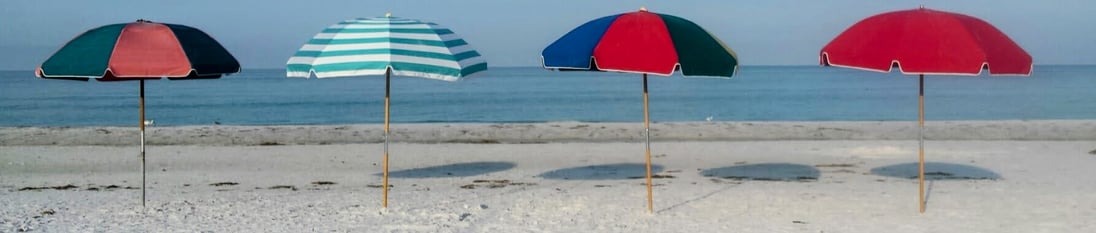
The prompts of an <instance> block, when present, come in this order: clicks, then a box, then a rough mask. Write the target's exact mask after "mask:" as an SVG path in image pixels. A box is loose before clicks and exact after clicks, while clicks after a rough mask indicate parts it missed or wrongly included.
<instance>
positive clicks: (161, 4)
mask: <svg viewBox="0 0 1096 233" xmlns="http://www.w3.org/2000/svg"><path fill="white" fill-rule="evenodd" d="M919 5H924V6H925V7H926V8H931V9H935V10H943V11H950V12H956V13H963V14H967V15H971V16H974V17H978V18H981V19H983V20H985V21H987V22H990V23H991V24H993V25H994V26H996V27H997V28H998V29H1000V30H1001V31H1003V32H1005V33H1006V34H1008V35H1009V36H1010V37H1011V38H1012V39H1013V40H1014V41H1015V42H1016V43H1017V44H1019V45H1020V46H1021V47H1023V48H1024V49H1025V50H1027V51H1028V53H1029V54H1031V55H1032V57H1033V58H1034V60H1035V63H1036V64H1037V65H1040V64H1096V14H1092V12H1093V11H1094V10H1096V1H1092V0H1054V1H1030V0H1028V1H1018V0H997V1H992V0H963V1H956V0H920V1H906V0H887V1H879V0H826V1H809V0H766V1H756V0H676V1H666V0H663V1H655V0H647V1H636V0H611V1H610V0H587V1H580V0H556V1H552V0H545V1H532V0H460V1H446V0H432V1H425V0H398V1H397V0H389V1H381V0H309V1H300V0H298V1H287V0H187V1H171V0H163V1H155V0H152V1H150V0H96V1H79V0H0V70H33V69H34V68H35V67H37V66H38V65H39V64H40V63H41V62H42V61H44V60H45V59H46V58H47V57H48V56H49V55H50V54H51V53H52V52H54V51H55V50H57V49H58V48H60V46H61V45H63V44H64V43H65V42H67V41H68V40H70V39H72V38H73V37H75V36H76V35H78V34H80V33H83V32H84V31H86V30H89V29H92V28H95V27H98V26H102V25H106V24H114V23H123V22H132V21H135V20H137V19H148V20H152V21H157V22H166V23H174V24H183V25H188V26H192V27H196V28H199V29H201V30H203V31H205V32H206V33H208V34H210V35H211V36H213V37H214V38H216V39H217V40H218V41H219V42H221V44H222V45H224V46H225V47H226V48H227V49H228V50H229V52H231V53H232V54H233V55H234V56H235V57H236V58H237V59H238V60H239V61H240V63H241V64H242V66H243V67H244V68H245V69H249V68H250V69H257V68H284V67H285V62H286V60H287V59H288V58H289V57H290V56H292V55H293V53H294V52H296V50H297V49H299V48H300V47H301V45H302V44H304V43H305V42H306V41H308V39H310V38H311V37H312V36H313V35H315V34H316V33H318V32H319V31H320V30H322V29H323V28H325V27H327V26H330V25H332V24H334V23H337V22H339V21H342V20H345V19H352V18H357V17H374V16H383V15H384V14H385V12H391V13H392V14H393V16H398V17H403V18H412V19H419V20H423V21H429V22H435V23H438V24H440V25H442V26H445V27H448V28H450V29H451V30H453V31H454V32H456V33H457V34H459V35H461V36H462V37H464V39H465V40H466V41H467V42H468V43H469V44H471V45H472V46H473V47H475V48H476V49H477V50H478V51H479V52H480V53H481V54H483V56H484V57H485V58H486V59H487V61H488V64H489V65H490V66H492V67H503V66H540V52H541V50H543V49H544V47H546V46H547V45H548V44H550V43H552V41H555V40H556V39H557V38H559V37H560V36H562V35H563V34H565V33H567V32H568V31H570V30H571V29H573V28H575V27H577V26H579V25H581V24H582V23H585V22H587V21H590V20H593V19H596V18H599V17H603V16H608V15H614V14H619V13H625V12H631V11H636V10H638V9H639V8H640V7H641V6H644V7H646V8H647V9H649V10H650V11H652V12H656V13H662V14H670V15H675V16H679V17H682V18H686V19H688V20H691V21H693V22H694V23H696V24H697V25H700V26H701V27H703V28H704V29H706V30H708V31H709V32H711V33H712V34H714V35H716V36H717V37H719V38H720V39H721V40H723V41H724V43H726V44H727V45H728V46H729V47H731V49H732V50H734V51H735V52H736V53H737V54H738V58H739V60H740V62H741V63H742V65H747V66H748V65H814V64H817V62H818V56H817V54H818V51H819V50H820V49H821V48H822V46H824V45H825V44H826V43H828V42H829V41H830V40H831V39H833V37H834V36H836V35H837V34H839V33H841V32H842V31H844V30H845V29H846V28H848V27H849V26H850V25H852V24H854V23H856V22H857V21H860V20H861V19H863V18H866V17H869V16H872V15H875V14H879V13H883V12H888V11H895V10H905V9H912V8H917V7H918V6H919Z"/></svg>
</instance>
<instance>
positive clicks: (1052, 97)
mask: <svg viewBox="0 0 1096 233" xmlns="http://www.w3.org/2000/svg"><path fill="white" fill-rule="evenodd" d="M1094 76H1096V66H1036V67H1035V72H1034V74H1033V75H1031V76H1029V77H1016V76H987V75H986V74H983V75H981V76H926V77H925V101H926V103H925V111H926V112H925V117H926V118H927V119H928V120H1042V119H1096V78H1094ZM642 80H643V79H642V78H641V75H639V74H625V73H609V72H559V71H549V70H544V69H541V68H539V67H491V68H490V69H489V70H488V71H487V72H486V73H481V74H477V75H475V76H473V77H471V78H468V79H464V80H461V81H458V82H445V81H437V80H429V79H422V78H408V77H393V78H392V83H391V85H392V87H391V120H392V122H394V123H421V122H556V121H583V122H640V121H643V92H642V91H643V81H642ZM648 82H649V83H648V86H649V93H650V94H649V95H650V115H651V119H652V121H655V122H670V121H912V120H916V119H917V105H918V104H917V95H918V93H917V92H918V83H917V76H916V75H903V74H900V73H898V72H892V73H878V72H869V71H860V70H852V69H843V68H834V67H817V66H745V67H741V69H740V70H739V72H738V74H737V75H735V77H734V78H731V79H718V78H682V76H680V74H676V75H674V76H670V77H663V76H657V75H651V76H649V77H648ZM138 88H139V86H138V82H136V81H126V82H97V81H90V82H79V81H66V80H46V79H39V78H35V77H34V73H33V72H32V71H29V70H28V71H0V126H107V125H109V126H126V125H136V124H137V123H138V121H139V120H138V91H139V89H138ZM145 96H146V108H147V110H146V111H147V112H146V114H147V116H146V117H147V118H148V119H151V120H154V121H155V124H156V125H210V124H226V125H282V124H356V123H380V122H383V119H384V78H383V77H349V78H328V79H315V78H312V79H302V78H286V77H285V71H284V70H282V69H244V70H243V71H242V72H241V73H239V74H235V75H230V76H226V77H224V78H221V79H214V80H185V81H169V80H166V79H165V80H150V81H146V89H145Z"/></svg>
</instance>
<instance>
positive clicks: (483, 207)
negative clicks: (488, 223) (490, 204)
mask: <svg viewBox="0 0 1096 233" xmlns="http://www.w3.org/2000/svg"><path fill="white" fill-rule="evenodd" d="M479 208H480V209H481V210H486V209H487V204H480V205H479Z"/></svg>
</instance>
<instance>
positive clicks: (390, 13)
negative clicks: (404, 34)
mask: <svg viewBox="0 0 1096 233" xmlns="http://www.w3.org/2000/svg"><path fill="white" fill-rule="evenodd" d="M384 17H385V18H392V12H384Z"/></svg>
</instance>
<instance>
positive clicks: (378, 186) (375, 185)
mask: <svg viewBox="0 0 1096 233" xmlns="http://www.w3.org/2000/svg"><path fill="white" fill-rule="evenodd" d="M365 187H370V188H378V189H379V188H381V187H384V186H383V185H379V184H370V185H365ZM388 187H389V188H392V187H396V186H395V185H388ZM427 190H430V189H427Z"/></svg>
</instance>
